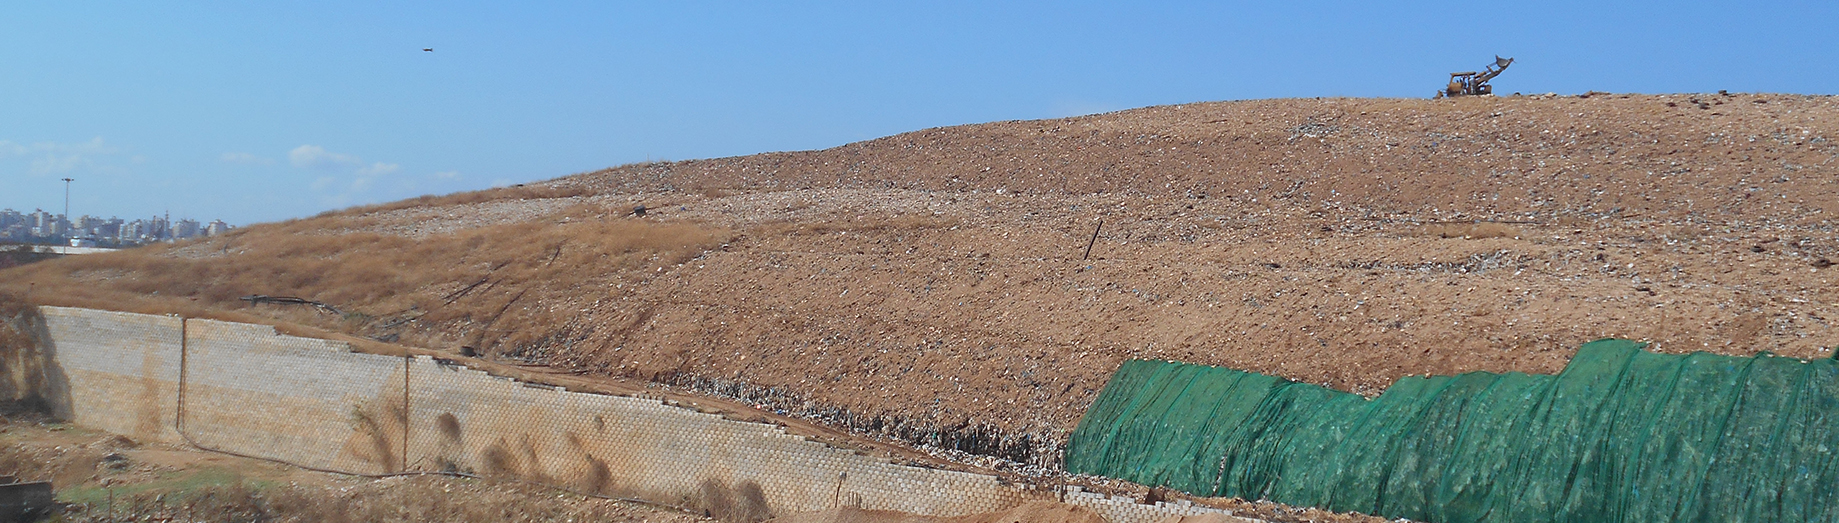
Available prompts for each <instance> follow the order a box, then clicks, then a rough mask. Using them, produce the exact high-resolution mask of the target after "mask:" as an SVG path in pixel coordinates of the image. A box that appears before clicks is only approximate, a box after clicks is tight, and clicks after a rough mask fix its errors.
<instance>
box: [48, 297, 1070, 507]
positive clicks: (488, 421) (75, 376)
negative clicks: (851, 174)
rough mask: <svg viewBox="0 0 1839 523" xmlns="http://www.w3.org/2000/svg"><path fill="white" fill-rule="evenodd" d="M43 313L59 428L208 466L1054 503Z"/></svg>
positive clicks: (633, 491)
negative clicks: (221, 457) (57, 389)
mask: <svg viewBox="0 0 1839 523" xmlns="http://www.w3.org/2000/svg"><path fill="white" fill-rule="evenodd" d="M41 312H42V314H43V316H44V318H45V321H46V326H47V330H48V332H49V337H50V338H51V339H50V340H48V342H46V343H47V344H48V345H50V346H51V347H53V349H54V351H51V352H48V354H49V355H50V356H51V357H52V358H53V359H55V365H54V366H55V367H57V368H60V369H61V370H62V372H63V373H64V374H66V375H67V376H68V382H69V391H70V392H69V397H70V399H71V401H70V408H69V414H70V416H69V419H71V420H72V421H73V422H76V423H79V424H83V425H86V426H91V427H95V428H99V429H103V430H107V431H111V432H116V433H120V434H126V435H130V436H134V437H137V438H140V439H146V440H156V441H163V442H168V443H177V444H183V443H186V439H185V437H189V438H190V442H191V443H195V444H197V445H200V446H203V447H207V448H212V449H216V450H224V451H230V452H236V453H241V454H248V455H253V456H260V457H266V458H273V459H280V460H285V461H288V462H292V463H296V464H300V465H306V466H310V467H316V468H324V469H332V470H339V471H347V472H355V473H387V472H396V471H402V470H404V469H405V468H406V469H407V470H454V471H462V472H473V473H478V474H484V475H488V476H491V475H505V476H518V477H523V478H527V479H533V480H537V481H541V482H544V483H548V484H553V485H556V486H560V487H566V488H571V489H574V490H578V491H583V492H593V493H600V494H607V495H616V496H626V497H637V498H640V499H647V500H651V501H657V502H662V503H667V504H674V505H679V506H695V505H697V504H698V503H699V501H700V500H702V499H703V498H704V497H705V496H708V495H710V494H712V493H714V494H717V495H720V496H723V497H727V498H729V499H730V500H731V502H732V503H734V504H740V505H746V504H748V503H758V502H764V506H763V507H753V509H754V510H756V512H755V514H785V513H791V512H801V511H810V510H822V509H825V508H829V507H831V506H833V505H835V504H838V503H848V504H852V505H856V506H860V507H862V508H868V509H877V510H899V511H904V512H911V513H916V514H930V515H947V516H949V515H963V514H974V513H979V512H988V511H994V510H1001V509H1006V508H1009V507H1012V506H1015V505H1018V504H1021V503H1022V502H1025V501H1027V500H1030V499H1043V498H1047V497H1051V496H1052V494H1051V493H1049V492H1045V491H1039V490H1033V489H1031V488H1028V487H1026V486H1020V485H1013V484H1007V483H1004V482H1002V481H1000V480H998V479H997V478H996V477H994V476H987V475H980V474H969V473H963V472H955V471H945V470H936V469H928V468H921V467H909V466H902V465H897V464H893V463H888V462H885V461H883V460H881V459H878V458H873V457H869V456H865V455H861V454H858V453H856V452H853V451H849V450H844V449H838V448H833V447H829V446H826V445H823V444H821V443H817V442H813V441H809V440H807V439H805V438H802V437H799V436H795V435H791V434H788V433H786V432H785V431H784V429H782V428H780V427H778V426H775V425H769V424H761V423H751V422H742V421H735V420H730V419H726V418H723V417H721V416H719V415H714V414H706V413H702V412H697V411H694V410H690V409H684V408H679V407H674V406H669V405H665V404H664V403H663V402H661V401H658V400H652V399H644V398H632V397H620V396H606V395H599V394H586V393H578V392H569V391H566V390H561V389H558V388H552V387H546V386H537V385H531V384H525V383H520V382H517V381H514V380H510V379H505V378H500V377H496V376H491V375H489V374H486V373H484V372H480V371H476V370H471V369H467V368H465V367H461V366H456V365H450V364H443V363H442V362H439V361H436V360H435V359H433V358H428V357H425V356H423V357H416V358H401V357H392V356H379V355H372V354H361V353H355V352H352V351H351V349H350V347H349V346H348V345H346V344H344V343H339V342H331V341H325V340H316V339H310V338H299V337H293V336H282V335H277V334H276V333H275V332H274V329H273V328H271V327H266V326H259V325H248V324H238V323H228V322H219V321H211V320H186V321H184V325H183V326H181V320H180V319H178V318H175V317H166V316H150V315H142V314H128V313H118V312H104V311H93V310H87V309H71V308H58V307H44V308H42V309H41ZM181 328H183V329H184V331H185V343H184V344H183V347H184V350H183V358H184V365H183V372H181V365H180V359H181V352H182V351H181V343H180V331H181ZM181 381H182V382H183V384H184V387H183V388H184V393H183V394H182V395H181V394H180V383H181ZM405 386H406V387H407V392H408V393H407V394H406V395H405V394H404V387H405ZM181 397H183V401H184V409H183V419H177V418H175V416H176V415H177V414H178V413H179V411H180V410H179V407H178V401H179V398H181ZM405 403H406V405H405ZM405 407H406V408H405ZM175 420H176V421H177V423H175ZM179 423H182V425H180V424H179ZM180 426H182V427H183V430H184V434H183V437H182V436H181V434H180V433H179V432H178V431H177V430H175V428H176V427H180Z"/></svg>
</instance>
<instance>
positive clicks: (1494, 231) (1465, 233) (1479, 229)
mask: <svg viewBox="0 0 1839 523" xmlns="http://www.w3.org/2000/svg"><path fill="white" fill-rule="evenodd" d="M1422 234H1423V235H1425V236H1436V237H1439V238H1467V239H1480V238H1518V237H1520V229H1519V228H1518V227H1514V226H1512V225H1508V224H1504V223H1495V222H1477V223H1437V224H1430V225H1425V226H1424V227H1423V229H1422Z"/></svg>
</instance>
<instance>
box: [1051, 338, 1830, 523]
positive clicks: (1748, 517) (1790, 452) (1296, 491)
mask: <svg viewBox="0 0 1839 523" xmlns="http://www.w3.org/2000/svg"><path fill="white" fill-rule="evenodd" d="M1644 347H1645V345H1644V344H1641V343H1637V342H1632V341H1626V340H1601V341H1596V342H1591V343H1589V344H1586V345H1584V346H1583V347H1582V348H1580V349H1579V350H1578V353H1577V356H1576V357H1575V358H1573V359H1572V360H1571V363H1570V364H1569V365H1568V366H1566V367H1565V370H1564V372H1563V373H1560V374H1558V375H1556V376H1548V375H1528V374H1522V373H1508V374H1492V373H1483V372H1476V373H1469V374H1463V375H1460V376H1436V377H1429V378H1423V377H1409V378H1405V379H1402V380H1399V381H1398V382H1397V383H1395V384H1393V385H1392V387H1391V388H1388V389H1386V391H1385V393H1383V394H1381V395H1380V396H1379V397H1378V398H1375V399H1371V400H1369V399H1367V398H1364V397H1361V396H1359V395H1356V394H1350V393H1346V392H1340V391H1336V390H1332V389H1328V388H1325V387H1321V386H1317V385H1310V384H1307V383H1298V382H1293V381H1287V380H1284V379H1281V378H1276V377H1272V376H1266V375H1262V374H1254V373H1249V372H1241V371H1236V370H1231V369H1225V368H1219V367H1207V366H1200V365H1189V364H1182V363H1172V362H1157V361H1130V362H1126V363H1125V364H1124V365H1123V367H1122V368H1119V369H1118V371H1117V373H1116V374H1115V375H1113V376H1112V378H1111V382H1110V383H1109V384H1107V385H1106V386H1105V389H1104V391H1103V392H1101V393H1100V394H1099V397H1098V399H1097V401H1095V402H1094V403H1093V404H1092V407H1091V409H1090V410H1088V411H1087V412H1086V415H1085V417H1084V419H1081V420H1080V422H1079V427H1078V428H1077V429H1076V430H1075V431H1074V432H1073V435H1072V437H1071V438H1070V440H1069V441H1068V443H1067V451H1066V468H1067V470H1068V471H1070V472H1076V473H1082V474H1093V475H1100V476H1108V477H1114V478H1120V479H1126V480H1130V481H1134V482H1137V483H1141V484H1145V485H1151V486H1166V487H1169V488H1173V489H1177V490H1182V491H1186V492H1189V493H1193V494H1199V495H1207V496H1232V497H1240V498H1245V499H1266V500H1271V501H1276V502H1280V503H1286V504H1290V505H1298V506H1311V507H1320V508H1324V509H1329V510H1335V511H1354V512H1362V513H1367V514H1374V515H1380V516H1384V517H1388V518H1408V519H1412V520H1418V521H1431V522H1447V523H1460V522H1471V521H1490V522H1515V523H1521V522H1539V521H1566V522H1572V521H1601V522H1612V521H1613V522H1624V521H1626V522H1636V521H1640V522H1662V521H1682V522H1683V521H1706V522H1713V521H1715V522H1728V521H1839V497H1835V496H1834V491H1835V487H1839V462H1836V461H1835V455H1836V453H1839V362H1836V361H1834V360H1832V359H1820V360H1816V361H1812V362H1803V361H1801V360H1798V359H1793V358H1783V357H1776V356H1771V355H1767V354H1764V355H1759V356H1756V357H1733V356H1719V355H1713V354H1704V353H1698V354H1691V355H1672V354H1656V353H1652V352H1647V351H1644V350H1642V349H1643V348H1644Z"/></svg>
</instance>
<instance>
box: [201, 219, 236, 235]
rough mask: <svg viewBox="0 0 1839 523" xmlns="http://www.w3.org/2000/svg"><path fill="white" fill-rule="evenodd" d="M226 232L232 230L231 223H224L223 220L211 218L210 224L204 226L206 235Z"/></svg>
mask: <svg viewBox="0 0 1839 523" xmlns="http://www.w3.org/2000/svg"><path fill="white" fill-rule="evenodd" d="M226 232H230V224H228V223H224V222H223V220H211V224H210V225H206V226H204V234H205V236H216V235H219V234H223V233H226Z"/></svg>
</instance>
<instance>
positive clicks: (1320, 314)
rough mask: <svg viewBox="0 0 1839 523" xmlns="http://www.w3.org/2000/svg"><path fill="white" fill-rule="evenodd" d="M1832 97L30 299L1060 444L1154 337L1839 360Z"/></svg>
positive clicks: (160, 268) (466, 200)
mask: <svg viewBox="0 0 1839 523" xmlns="http://www.w3.org/2000/svg"><path fill="white" fill-rule="evenodd" d="M1834 101H1835V100H1834V98H1832V97H1810V96H1789V95H1753V94H1731V95H1717V94H1712V95H1673V96H1625V95H1593V96H1588V97H1549V96H1541V97H1502V98H1473V99H1461V100H1437V101H1431V100H1387V99H1379V100H1371V99H1317V100H1263V101H1246V102H1219V103H1204V104H1191V105H1183V106H1169V107H1151V108H1145V109H1137V110H1131V111H1123V112H1118V113H1110V114H1104V115H1095V116H1087V117H1078V118H1068V119H1059V120H1043V121H1027V122H998V123H991V124H982V125H972V126H963V127H952V128H942V129H929V130H924V131H917V132H914V133H908V134H902V135H897V136H891V137H887V138H882V139H877V140H871V141H867V142H862V143H856V144H849V145H845V146H842V147H838V148H835V149H829V150H823V151H809V152H791V153H770V154H762V155H755V156H747V157H737V158H722V159H712V160H698V161H688V162H677V163H659V164H643V165H631V166H624V167H619V168H614V169H609V170H605V171H599V172H593V173H585V174H580V175H575V176H570V177H565V178H559V179H556V180H552V181H550V182H545V183H542V184H532V185H531V186H528V187H516V188H508V189H503V190H497V191H486V192H481V193H469V194H462V195H454V196H448V197H438V198H421V199H416V200H409V201H405V202H399V203H396V204H390V205H385V206H376V207H370V208H362V209H353V210H349V211H344V212H340V213H329V214H328V215H322V216H320V217H315V218H311V219H304V220H298V221H293V222H288V223H282V224H269V225H259V226H253V227H249V228H247V229H243V230H240V231H237V232H234V233H232V234H231V235H229V236H226V237H219V238H213V239H208V240H203V241H200V242H195V243H188V244H178V245H173V246H170V247H158V248H149V249H143V250H139V251H133V252H129V253H119V254H113V255H97V256H84V257H74V258H72V259H64V260H57V261H51V262H45V263H40V264H35V265H33V266H28V267H20V268H14V269H8V270H6V271H3V272H0V292H5V293H10V294H12V295H13V296H14V297H16V298H17V297H25V299H28V300H30V301H34V302H41V303H67V304H87V305H91V306H104V307H110V308H136V309H141V310H188V311H192V312H194V313H208V314H217V315H234V316H236V317H238V318H244V319H248V318H255V319H265V320H270V321H280V322H288V323H296V324H302V325H308V326H312V327H317V328H323V329H329V330H336V331H342V332H348V333H353V334H357V335H362V336H368V337H374V338H378V339H384V340H392V341H398V342H400V343H406V344H411V345H419V346H425V347H431V348H436V349H441V350H451V351H456V352H457V351H460V350H462V349H461V347H462V346H467V347H475V348H476V349H478V350H480V351H482V352H483V353H485V354H486V355H487V356H488V357H491V358H497V359H501V360H505V361H515V362H527V363H544V364H552V365H557V366H562V367H565V368H569V369H574V370H576V371H578V372H582V373H585V374H588V375H611V376H626V377H635V378H639V379H646V380H655V381H658V382H663V383H669V384H672V385H673V386H677V387H683V388H693V389H697V390H703V391H708V392H714V393H718V394H723V395H728V396H736V397H742V398H745V399H748V400H749V401H750V402H753V403H757V404H760V405H763V406H765V407H766V408H769V409H776V410H785V411H790V412H796V413H803V414H806V415H812V416H816V417H819V418H821V419H825V420H828V421H831V422H834V423H838V424H843V425H848V426H851V427H854V428H857V429H860V430H865V431H870V432H875V433H882V434H887V435H890V436H894V437H898V438H902V439H907V440H912V441H921V442H929V443H934V444H943V445H945V446H954V447H957V448H961V449H964V450H970V451H973V452H977V453H981V454H990V455H1001V456H1004V457H1008V458H1011V459H1015V460H1018V461H1034V462H1037V463H1051V462H1053V461H1054V460H1055V459H1056V456H1054V455H1053V453H1054V449H1055V448H1056V445H1057V444H1058V443H1059V442H1060V441H1061V439H1062V438H1063V437H1064V434H1065V433H1066V432H1067V431H1069V430H1070V429H1071V428H1072V427H1073V425H1074V424H1075V423H1076V422H1077V420H1078V417H1079V415H1080V413H1081V412H1082V411H1083V409H1084V408H1085V407H1086V405H1088V404H1089V402H1090V401H1091V400H1092V398H1093V397H1094V396H1095V395H1096V393H1097V391H1098V390H1099V389H1100V388H1102V387H1103V385H1104V381H1105V379H1106V377H1107V376H1108V375H1109V373H1110V372H1111V371H1112V370H1113V369H1115V368H1116V366H1117V365H1118V363H1119V362H1120V361H1122V360H1123V359H1126V358H1161V359H1177V360H1183V361H1192V362H1199V363H1208V364H1216V365H1226V366H1231V367H1236V368H1242V369H1249V370H1254V371H1259V372H1267V373H1273V374H1278V375H1282V376H1286V377H1290V378H1293V379H1297V380H1303V381H1309V382H1314V383H1323V384H1327V385H1329V386H1333V387H1337V388H1341V389H1345V390H1352V391H1356V392H1361V393H1369V394H1370V393H1375V392H1377V391H1379V390H1381V389H1383V388H1384V387H1385V386H1386V385H1388V384H1389V383H1391V381H1392V380H1394V379H1396V378H1398V377H1400V376H1404V375H1410V374H1426V373H1431V374H1449V373H1459V372H1467V371H1476V370H1488V371H1514V370H1517V371H1525V372H1545V373H1549V372H1556V371H1558V370H1559V369H1560V368H1562V366H1563V364H1564V362H1565V361H1566V360H1567V359H1568V358H1569V357H1570V355H1571V353H1572V351H1573V350H1574V349H1575V347H1576V346H1577V345H1579V344H1581V343H1583V342H1586V341H1589V340H1592V339H1596V338H1600V337H1608V336H1616V337H1630V338H1640V339H1647V340H1652V341H1655V342H1657V343H1656V349H1657V350H1661V351H1668V352H1686V351H1695V350H1707V351H1713V352H1719V353H1725V354H1750V353H1754V352H1756V351H1761V350H1770V351H1774V352H1776V353H1779V354H1785V355H1791V356H1796V357H1803V358H1813V357H1826V356H1828V355H1830V354H1831V352H1830V351H1829V350H1828V349H1826V348H1824V347H1830V346H1832V345H1834V344H1835V343H1839V340H1836V338H1839V336H1835V334H1839V333H1835V331H1834V330H1833V326H1834V323H1833V322H1834V321H1836V320H1839V293H1836V292H1834V291H1832V290H1831V289H1830V287H1831V286H1830V285H1829V283H1830V282H1829V280H1831V279H1832V278H1833V273H1832V272H1831V269H1828V268H1826V267H1827V266H1828V265H1830V264H1831V263H1832V262H1833V261H1839V238H1835V237H1834V236H1833V230H1832V222H1831V220H1830V219H1829V216H1831V215H1832V213H1834V212H1839V185H1835V184H1836V183H1839V178H1836V177H1835V174H1836V173H1835V168H1836V167H1839V165H1836V164H1835V159H1839V144H1834V143H1832V142H1830V141H1829V140H1830V139H1831V137H1839V106H1835V105H1834ZM636 205H644V206H646V207H647V212H646V213H645V215H644V216H642V217H640V216H634V215H632V213H631V210H632V208H633V207H634V206H636ZM1100 220H1102V224H1103V225H1102V227H1098V226H1099V221H1100ZM1095 228H1098V234H1097V236H1096V240H1095V241H1094V240H1093V233H1094V229H1095ZM1088 242H1092V244H1093V245H1092V247H1091V256H1090V258H1089V259H1086V258H1085V257H1084V252H1085V249H1086V248H1087V243H1088ZM174 275H180V276H177V277H175V276H174ZM34 284H35V285H34ZM28 292H30V293H31V295H30V296H26V294H27V293H28ZM156 292H157V294H156ZM245 294H270V295H297V296H303V297H308V298H312V299H316V300H320V301H325V302H328V303H331V304H333V305H335V306H337V307H339V309H340V312H341V314H337V315H333V314H325V313H319V312H315V311H313V310H311V309H299V308H278V307H275V306H251V305H250V304H248V303H245V302H242V301H238V300H237V299H236V298H237V297H238V296H242V295H245Z"/></svg>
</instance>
